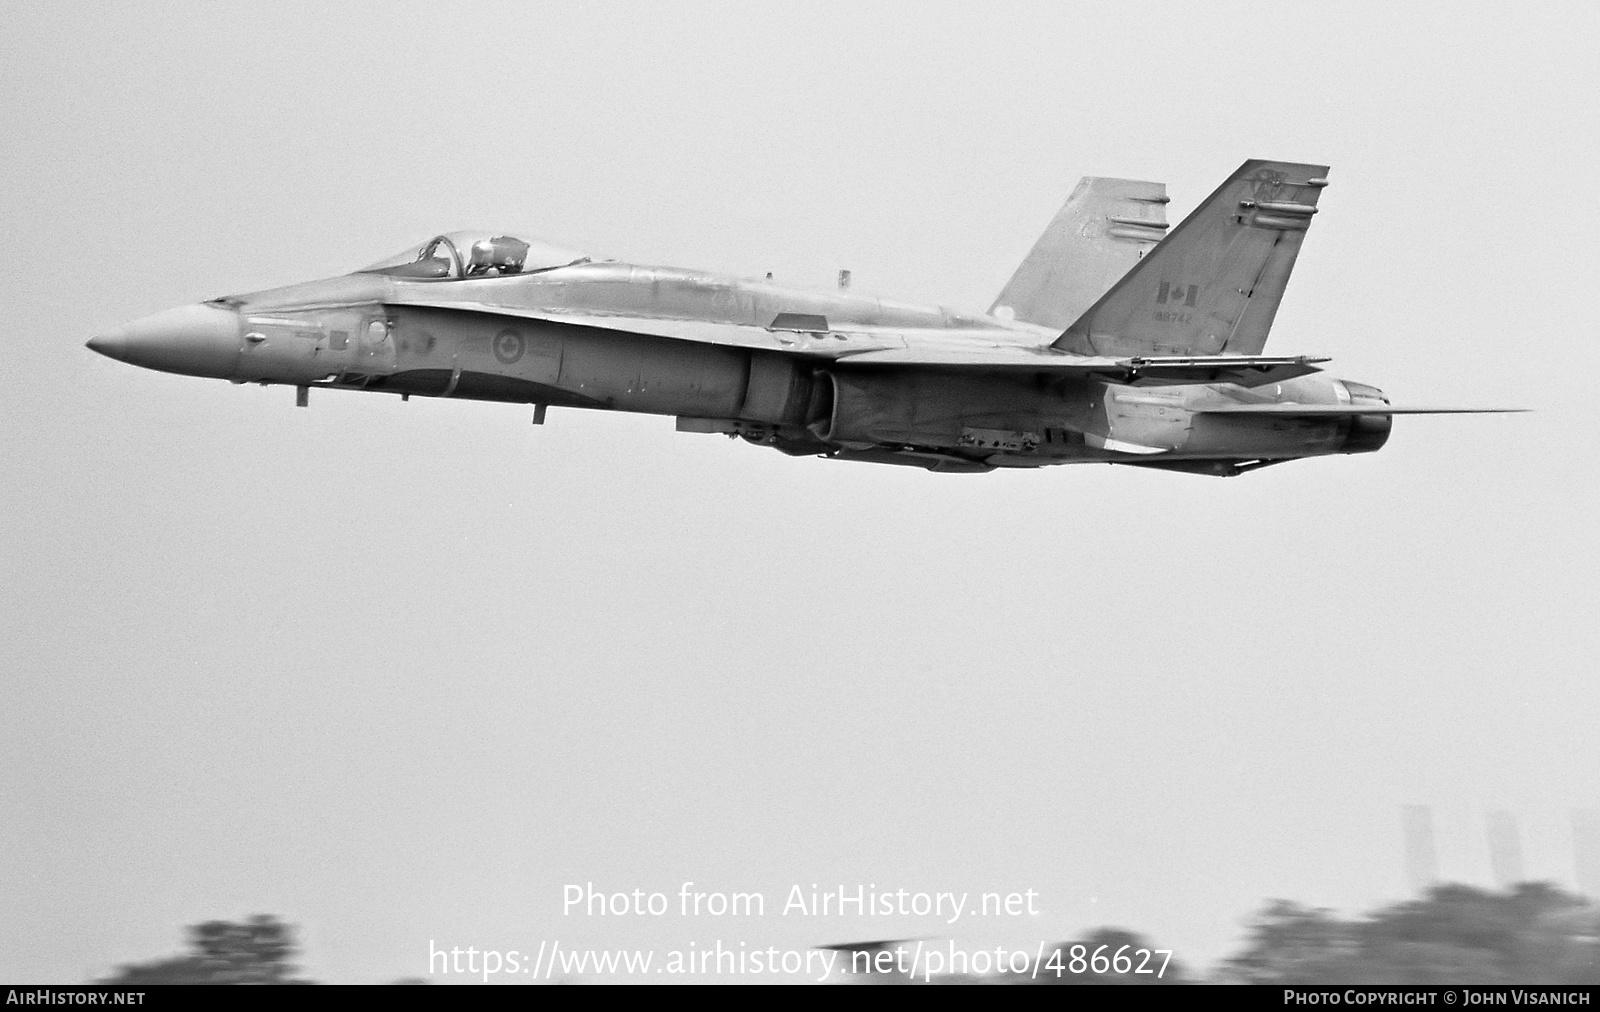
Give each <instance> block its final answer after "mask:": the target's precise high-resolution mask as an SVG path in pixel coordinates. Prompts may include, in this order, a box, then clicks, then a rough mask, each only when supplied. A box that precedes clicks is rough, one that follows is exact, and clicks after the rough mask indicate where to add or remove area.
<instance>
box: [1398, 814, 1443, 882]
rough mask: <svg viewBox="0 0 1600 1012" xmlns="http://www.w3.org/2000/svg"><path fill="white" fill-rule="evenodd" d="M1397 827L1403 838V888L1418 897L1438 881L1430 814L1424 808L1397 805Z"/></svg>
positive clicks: (1436, 854)
mask: <svg viewBox="0 0 1600 1012" xmlns="http://www.w3.org/2000/svg"><path fill="white" fill-rule="evenodd" d="M1400 824H1401V827H1402V828H1403V829H1404V831H1405V838H1406V884H1407V885H1409V886H1410V887H1411V891H1412V892H1413V893H1416V894H1418V895H1420V894H1422V893H1425V892H1427V891H1428V890H1429V889H1430V888H1432V886H1433V884H1434V883H1435V882H1436V881H1438V879H1439V855H1438V852H1437V851H1435V850H1434V847H1433V810H1432V809H1430V808H1429V807H1428V806H1427V805H1401V806H1400Z"/></svg>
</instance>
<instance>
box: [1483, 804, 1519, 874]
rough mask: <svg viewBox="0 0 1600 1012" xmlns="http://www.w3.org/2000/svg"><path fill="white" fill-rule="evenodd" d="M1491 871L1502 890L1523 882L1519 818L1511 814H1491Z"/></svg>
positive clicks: (1498, 812)
mask: <svg viewBox="0 0 1600 1012" xmlns="http://www.w3.org/2000/svg"><path fill="white" fill-rule="evenodd" d="M1489 870H1490V872H1491V873H1492V874H1493V875H1494V884H1495V885H1497V886H1499V887H1500V888H1501V889H1511V888H1512V887H1513V886H1515V885H1516V884H1517V883H1518V882H1521V881H1523V875H1522V838H1521V836H1519V835H1518V833H1517V817H1516V816H1515V815H1512V814H1511V813H1510V812H1506V811H1493V812H1490V813H1489Z"/></svg>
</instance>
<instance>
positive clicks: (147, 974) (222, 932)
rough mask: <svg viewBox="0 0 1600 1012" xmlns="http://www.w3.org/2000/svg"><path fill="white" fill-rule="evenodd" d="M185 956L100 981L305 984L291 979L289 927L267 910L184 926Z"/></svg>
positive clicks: (137, 965) (135, 965)
mask: <svg viewBox="0 0 1600 1012" xmlns="http://www.w3.org/2000/svg"><path fill="white" fill-rule="evenodd" d="M189 948H190V952H189V953H188V954H186V955H181V956H174V957H172V958H171V959H162V960H157V961H155V962H151V963H132V964H128V965H126V966H122V967H120V968H119V969H118V970H117V972H116V973H115V974H113V975H112V976H110V977H107V978H105V979H104V980H100V981H97V983H100V984H309V983H311V981H307V980H301V979H298V978H296V977H295V971H296V967H295V966H294V964H293V963H291V962H290V960H291V959H292V958H293V957H294V956H295V954H296V952H297V951H298V948H297V946H296V944H295V940H294V929H293V928H292V927H291V926H289V925H287V924H284V923H283V922H282V921H280V920H278V919H277V918H275V917H272V916H271V915H268V914H257V915H256V916H254V917H251V918H250V919H249V920H247V921H243V922H240V923H234V922H232V921H206V922H205V923H204V924H195V925H192V926H190V928H189Z"/></svg>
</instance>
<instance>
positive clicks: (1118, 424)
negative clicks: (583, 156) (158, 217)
mask: <svg viewBox="0 0 1600 1012" xmlns="http://www.w3.org/2000/svg"><path fill="white" fill-rule="evenodd" d="M1326 185H1327V167H1326V166H1322V165H1304V164H1297V163H1292V162H1274V161H1259V160H1252V161H1247V162H1245V163H1244V164H1243V165H1242V166H1240V167H1239V169H1238V170H1237V171H1235V172H1234V173H1233V174H1232V175H1230V176H1229V177H1228V179H1227V180H1226V181H1225V182H1224V183H1223V184H1222V185H1221V186H1220V187H1219V188H1218V189H1217V190H1216V192H1214V193H1213V194H1211V196H1210V197H1208V198H1207V199H1206V200H1205V202H1204V203H1202V204H1201V205H1200V206H1199V208H1198V209H1197V210H1195V211H1194V213H1193V214H1191V215H1190V216H1189V217H1187V218H1185V219H1184V220H1183V222H1181V223H1180V224H1179V225H1178V226H1177V227H1176V228H1174V229H1171V232H1170V234H1167V232H1168V225H1167V221H1166V215H1165V205H1166V203H1167V198H1166V193H1165V188H1164V187H1163V186H1161V185H1160V184H1156V183H1144V182H1138V181H1131V180H1113V179H1086V180H1084V181H1083V183H1081V184H1080V185H1079V187H1078V188H1077V190H1076V191H1074V193H1073V195H1072V196H1071V198H1069V200H1068V201H1067V204H1066V206H1065V207H1063V208H1062V210H1061V212H1060V214H1058V215H1057V217H1056V219H1055V220H1054V221H1053V222H1052V223H1051V225H1050V227H1049V229H1047V230H1046V232H1045V234H1044V236H1043V237H1042V238H1041V239H1040V240H1039V242H1038V244H1037V245H1036V246H1035V247H1034V249H1033V251H1032V253H1030V254H1029V256H1028V258H1027V259H1026V260H1025V261H1024V262H1023V264H1022V266H1021V267H1020V268H1019V269H1018V270H1017V273H1016V275H1015V276H1014V277H1013V278H1012V279H1011V281H1010V282H1009V283H1008V284H1007V285H1006V287H1005V289H1004V290H1003V291H1002V292H1001V294H1000V297H999V298H998V299H997V300H996V302H995V303H994V305H993V306H991V307H990V309H989V311H988V312H987V313H985V314H979V313H959V312H953V311H951V310H948V309H945V308H941V307H922V306H915V305H909V304H902V303H897V302H891V301H887V300H883V299H877V298H870V297H865V296H862V295H859V294H855V293H852V292H851V291H850V290H849V288H848V287H847V286H846V284H845V282H846V280H847V278H846V272H841V279H840V280H841V284H840V287H839V288H838V289H837V290H829V291H823V292H818V291H809V290H803V289H795V288H786V287H782V286H779V285H777V284H774V283H772V282H771V281H770V279H761V280H756V279H749V278H739V277H729V276H722V275H716V274H711V273H707V272H704V271H697V270H686V269H682V268H677V267H657V266H645V265H640V264H630V263H621V262H618V261H614V260H604V259H596V258H595V257H592V256H589V255H587V254H585V253H581V252H579V251H577V250H573V249H567V248H564V247H561V246H556V245H552V244H550V243H546V242H542V241H539V240H537V239H535V238H533V237H531V236H520V235H513V234H509V233H506V232H502V231H495V230H478V231H466V232H450V233H446V234H442V235H437V236H433V237H431V238H429V239H427V240H425V241H423V242H420V243H418V244H417V245H415V246H412V247H410V248H408V249H406V250H404V251H402V252H400V253H398V254H396V255H394V256H391V257H388V258H386V259H384V260H380V261H378V262H377V263H375V264H373V265H371V266H370V267H366V268H363V269H362V270H359V271H356V272H354V273H351V274H347V275H343V276H340V277H334V278H327V279H324V280H320V281H309V282H305V283H301V284H295V285H290V286H288V287H284V288H274V289H271V290H268V291H261V292H252V293H249V294H244V295H231V296H225V297H222V298H215V299H211V300H209V301H207V302H204V303H199V304H196V305H189V306H182V307H179V308H176V309H171V310H167V311H166V312H162V313H158V314H156V315H154V316H150V317H146V318H145V319H142V320H138V321H136V322H133V323H130V324H127V325H125V326H122V327H120V328H117V329H115V330H113V331H111V332H109V333H106V334H103V335H100V336H98V337H95V338H93V339H92V340H90V341H89V345H88V346H89V347H90V348H91V349H93V350H95V351H97V352H100V353H102V354H104V355H108V356H110V357H111V358H115V359H118V360H121V361H124V362H129V363H131V364H134V365H139V366H144V367H146V368H150V369H158V370H162V371H165V372H173V373H182V374H185V375H191V376H204V377H215V378H218V379H227V380H231V381H233V382H235V383H261V384H263V385H265V384H286V385H291V386H294V387H296V388H297V397H296V400H297V403H298V404H300V405H301V406H305V405H306V404H307V403H308V397H309V392H310V389H311V388H312V387H329V388H334V389H345V390H368V391H376V392H382V393H391V394H399V395H400V396H401V397H402V398H409V397H412V396H418V397H454V398H465V399H469V400H483V401H504V402H511V403H521V404H529V405H532V407H533V421H534V422H535V423H536V424H537V423H542V422H543V421H544V419H545V411H546V409H547V408H548V407H552V406H554V407H563V408H595V409H601V410H611V411H631V412H641V413H645V414H657V415H669V416H672V417H674V418H675V419H676V424H677V428H678V429H679V430H680V431H683V432H701V433H724V434H727V435H728V436H730V437H736V438H742V439H744V440H746V441H748V442H751V443H756V444H759V445H763V446H770V447H773V448H775V449H777V450H780V451H782V452H783V453H786V454H790V455H794V456H815V457H822V458H825V459H828V460H847V461H851V460H853V461H871V462H877V463H884V464H907V465H912V466H916V467H922V468H926V469H928V470H931V471H938V472H986V471H993V470H995V469H996V468H1028V467H1040V466H1043V465H1046V464H1072V463H1086V462H1101V463H1111V464H1131V465H1135V466H1139V467H1153V468H1165V469H1169V470H1174V471H1185V472H1193V473H1198V474H1209V475H1223V476H1227V475H1236V474H1240V473H1242V472H1245V471H1249V470H1252V469H1255V468H1259V467H1264V466H1266V465H1269V464H1277V463H1281V462H1283V461H1287V460H1294V459H1298V458H1301V457H1311V456H1324V455H1328V454H1340V453H1369V452H1372V451H1374V450H1377V449H1379V448H1380V447H1382V446H1383V445H1384V443H1385V441H1386V440H1387V439H1388V437H1389V431H1390V425H1391V421H1392V417H1393V416H1394V415H1397V414H1408V413H1438V412H1452V411H1460V410H1474V409H1450V408H1407V407H1396V406H1394V405H1392V404H1391V403H1390V402H1389V399H1388V398H1387V397H1385V396H1384V395H1383V393H1382V392H1381V391H1380V390H1378V389H1377V388H1375V387H1372V386H1368V385H1366V384H1363V383H1356V382H1352V381H1350V380H1338V379H1333V378H1330V377H1328V376H1326V375H1325V374H1323V373H1322V372H1321V371H1320V369H1319V365H1320V364H1321V363H1323V362H1326V361H1328V359H1326V358H1319V357H1312V356H1308V355H1288V356H1271V355H1264V354H1262V349H1263V347H1264V346H1265V345H1266V341H1267V333H1268V331H1269V330H1270V329H1271V327H1272V321H1273V317H1274V315H1275V314H1276V313H1277V309H1278V304H1279V301H1280V300H1281V299H1282V298H1283V293H1284V288H1285V285H1286V284H1287V283H1288V280H1289V274H1290V271H1291V270H1292V269H1293V267H1294V262H1295V258H1296V256H1297V255H1298V254H1299V252H1300V245H1301V242H1302V241H1303V240H1304V238H1305V235H1306V230H1307V228H1308V227H1309V225H1310V223H1311V220H1312V217H1313V215H1315V214H1316V213H1317V200H1318V198H1319V197H1320V196H1321V194H1322V191H1323V188H1324V187H1325V186H1326Z"/></svg>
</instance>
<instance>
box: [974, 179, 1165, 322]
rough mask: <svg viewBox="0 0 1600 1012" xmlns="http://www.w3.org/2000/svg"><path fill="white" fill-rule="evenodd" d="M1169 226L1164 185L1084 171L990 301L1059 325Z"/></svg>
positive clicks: (994, 310)
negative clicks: (1024, 258)
mask: <svg viewBox="0 0 1600 1012" xmlns="http://www.w3.org/2000/svg"><path fill="white" fill-rule="evenodd" d="M1166 233H1167V188H1166V187H1165V186H1164V185H1162V184H1161V183H1146V182H1141V181H1139V180H1136V179H1108V178H1104V177H1099V176H1085V177H1084V178H1083V179H1081V180H1079V182H1078V185H1077V187H1076V188H1075V189H1073V191H1072V195H1071V196H1070V197H1068V198H1067V202H1066V203H1065V204H1063V205H1062V206H1061V210H1060V211H1058V212H1056V216H1055V218H1054V219H1053V220H1051V222H1050V227H1049V228H1046V229H1045V231H1044V234H1043V235H1041V236H1040V237H1039V241H1038V242H1036V243H1034V245H1033V250H1032V251H1031V252H1029V253H1028V257H1027V259H1026V260H1024V261H1022V266H1020V267H1018V268H1017V272H1016V273H1015V274H1013V275H1012V276H1011V280H1010V281H1008V282H1007V283H1006V287H1005V288H1004V289H1003V290H1002V291H1001V292H1000V297H999V298H997V299H995V301H994V305H993V306H990V307H989V313H990V315H991V316H993V315H998V316H1001V317H1009V318H1013V319H1017V320H1022V321H1024V322H1027V323H1037V324H1039V325H1040V326H1044V327H1051V328H1053V329H1056V330H1064V329H1066V327H1067V326H1068V325H1070V324H1071V323H1072V321H1074V320H1076V319H1077V318H1078V317H1079V316H1081V315H1083V311H1084V310H1085V309H1088V308H1089V307H1090V306H1092V305H1094V301H1095V300H1096V299H1098V298H1099V297H1100V296H1102V295H1104V294H1105V293H1106V289H1108V288H1110V287H1111V286H1112V285H1113V284H1115V283H1116V282H1117V280H1118V279H1119V278H1121V277H1122V276H1123V275H1124V274H1126V273H1128V270H1129V269H1130V268H1131V267H1133V265H1134V264H1136V263H1138V262H1139V258H1140V257H1142V256H1144V255H1145V253H1146V252H1147V251H1149V249H1150V248H1151V247H1153V246H1154V245H1155V244H1156V243H1157V242H1159V241H1160V240H1161V238H1162V236H1164V235H1166Z"/></svg>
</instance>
